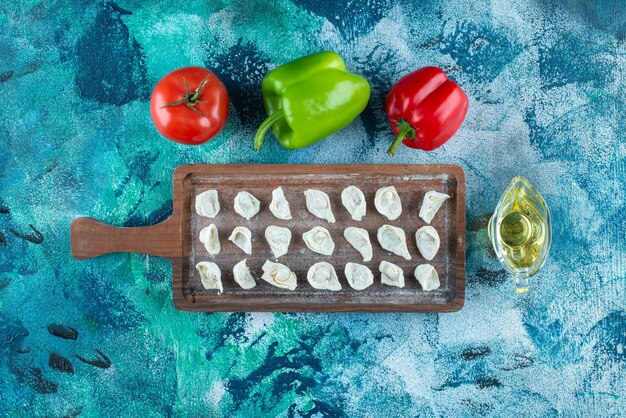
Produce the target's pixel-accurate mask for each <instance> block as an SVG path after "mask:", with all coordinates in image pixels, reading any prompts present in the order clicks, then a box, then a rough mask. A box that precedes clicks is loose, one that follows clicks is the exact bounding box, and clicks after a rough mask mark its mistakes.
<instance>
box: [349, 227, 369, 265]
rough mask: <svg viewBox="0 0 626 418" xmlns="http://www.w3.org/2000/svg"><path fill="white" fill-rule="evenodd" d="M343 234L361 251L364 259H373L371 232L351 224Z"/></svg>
mask: <svg viewBox="0 0 626 418" xmlns="http://www.w3.org/2000/svg"><path fill="white" fill-rule="evenodd" d="M343 236H344V237H345V238H346V241H348V242H349V243H350V245H352V246H353V247H354V249H355V250H357V251H358V252H360V253H361V256H363V261H370V260H371V259H372V243H371V242H370V234H368V233H367V231H366V230H365V229H363V228H356V227H354V226H350V227H348V228H346V229H345V230H344V231H343Z"/></svg>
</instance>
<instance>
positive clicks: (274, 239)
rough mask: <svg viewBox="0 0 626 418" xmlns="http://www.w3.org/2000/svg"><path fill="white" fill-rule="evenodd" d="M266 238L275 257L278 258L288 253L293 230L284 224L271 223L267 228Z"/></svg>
mask: <svg viewBox="0 0 626 418" xmlns="http://www.w3.org/2000/svg"><path fill="white" fill-rule="evenodd" d="M265 239H266V240H267V243H268V244H269V245H270V248H271V249H272V253H273V254H274V257H276V258H278V257H280V256H283V255H285V254H287V251H288V250H289V243H290V242H291V231H290V230H289V228H283V227H282V226H274V225H270V226H268V227H267V228H265Z"/></svg>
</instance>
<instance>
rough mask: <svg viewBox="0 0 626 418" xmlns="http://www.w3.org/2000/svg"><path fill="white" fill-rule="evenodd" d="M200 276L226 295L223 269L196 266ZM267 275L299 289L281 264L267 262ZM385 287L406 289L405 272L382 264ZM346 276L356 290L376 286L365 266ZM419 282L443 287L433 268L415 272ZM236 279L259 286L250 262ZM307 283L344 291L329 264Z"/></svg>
mask: <svg viewBox="0 0 626 418" xmlns="http://www.w3.org/2000/svg"><path fill="white" fill-rule="evenodd" d="M196 269H198V271H199V272H200V280H201V282H202V286H203V287H204V288H205V289H207V290H210V289H217V290H218V291H219V293H222V292H223V291H224V286H223V285H222V272H221V270H220V268H219V266H218V265H217V264H215V263H213V262H210V261H202V262H200V263H198V264H197V265H196ZM262 270H263V275H262V276H261V279H263V280H265V281H266V282H268V283H269V284H271V285H273V286H276V287H279V288H281V289H289V290H295V288H296V287H297V286H298V278H297V277H296V274H295V273H294V272H293V271H291V269H290V268H289V267H287V266H286V265H284V264H281V263H275V262H272V261H270V260H266V261H265V264H263V267H262ZM378 270H379V271H380V274H381V277H380V281H381V283H383V284H386V285H389V286H396V287H404V285H405V283H404V271H403V270H402V269H401V268H400V267H398V266H397V265H395V264H393V263H390V262H388V261H382V262H381V263H380V265H379V266H378ZM344 273H345V276H346V279H347V280H348V284H349V285H350V287H352V288H353V289H355V290H363V289H366V288H368V287H369V286H370V285H372V283H374V274H373V273H372V271H371V270H370V269H369V268H368V267H367V266H364V265H362V264H357V263H347V264H346V265H345V268H344ZM414 275H415V278H416V279H417V281H418V282H419V283H420V285H421V286H422V289H423V290H425V291H431V290H435V289H438V288H439V286H440V282H439V275H438V274H437V271H436V270H435V268H434V267H433V266H432V265H430V264H420V265H419V266H417V267H416V268H415V271H414ZM233 278H234V279H235V282H236V283H237V284H238V285H239V286H241V287H242V288H243V289H252V288H253V287H255V286H256V281H255V280H254V277H252V273H250V269H249V268H248V266H247V265H246V260H245V259H244V260H242V261H240V262H239V263H237V264H235V266H234V267H233ZM306 278H307V281H308V282H309V284H310V285H311V287H313V288H314V289H320V290H333V291H337V290H341V283H340V282H339V278H338V277H337V272H336V271H335V268H334V267H333V266H332V265H331V264H330V263H327V262H325V261H322V262H319V263H315V264H313V265H312V266H311V267H310V268H309V271H308V272H307V277H306Z"/></svg>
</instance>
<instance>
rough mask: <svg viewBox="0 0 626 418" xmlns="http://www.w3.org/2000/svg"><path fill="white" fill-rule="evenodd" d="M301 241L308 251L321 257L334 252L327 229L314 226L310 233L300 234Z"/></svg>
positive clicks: (331, 239)
mask: <svg viewBox="0 0 626 418" xmlns="http://www.w3.org/2000/svg"><path fill="white" fill-rule="evenodd" d="M302 239H303V240H304V243H305V244H306V246H307V247H309V250H311V251H315V252H316V253H319V254H323V255H332V254H333V251H335V243H334V242H333V238H332V237H331V236H330V232H328V229H326V228H324V227H322V226H315V227H313V229H311V230H310V231H307V232H305V233H304V234H302Z"/></svg>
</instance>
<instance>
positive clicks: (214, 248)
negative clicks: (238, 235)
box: [200, 224, 222, 255]
mask: <svg viewBox="0 0 626 418" xmlns="http://www.w3.org/2000/svg"><path fill="white" fill-rule="evenodd" d="M200 242H201V243H203V244H204V248H206V250H207V251H208V252H209V254H211V255H215V254H219V253H220V250H221V249H222V247H221V246H220V237H219V235H218V233H217V227H216V226H215V224H211V225H209V226H207V227H206V228H202V231H200Z"/></svg>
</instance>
